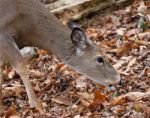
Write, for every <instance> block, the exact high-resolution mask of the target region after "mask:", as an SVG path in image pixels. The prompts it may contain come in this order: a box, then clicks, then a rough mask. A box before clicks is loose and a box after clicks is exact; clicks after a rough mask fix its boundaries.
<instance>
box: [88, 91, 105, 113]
mask: <svg viewBox="0 0 150 118" xmlns="http://www.w3.org/2000/svg"><path fill="white" fill-rule="evenodd" d="M105 101H106V95H104V94H102V93H100V92H99V90H95V92H94V100H93V102H92V103H91V104H90V106H89V108H90V110H91V111H97V110H98V109H99V108H100V105H101V104H102V103H104V102H105Z"/></svg>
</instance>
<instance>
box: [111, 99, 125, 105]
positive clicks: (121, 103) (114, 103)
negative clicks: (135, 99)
mask: <svg viewBox="0 0 150 118" xmlns="http://www.w3.org/2000/svg"><path fill="white" fill-rule="evenodd" d="M124 103H125V97H118V98H115V99H114V100H112V102H111V104H112V105H113V106H116V105H123V104H124Z"/></svg>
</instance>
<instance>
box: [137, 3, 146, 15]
mask: <svg viewBox="0 0 150 118" xmlns="http://www.w3.org/2000/svg"><path fill="white" fill-rule="evenodd" d="M137 10H138V12H140V13H144V12H146V10H147V6H145V3H144V1H142V2H141V3H140V6H139V7H138V9H137Z"/></svg>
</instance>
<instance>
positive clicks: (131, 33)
mask: <svg viewBox="0 0 150 118" xmlns="http://www.w3.org/2000/svg"><path fill="white" fill-rule="evenodd" d="M139 32H140V31H139V30H138V29H130V30H128V31H127V32H126V34H125V35H126V36H127V37H130V36H132V35H135V34H138V33H139Z"/></svg>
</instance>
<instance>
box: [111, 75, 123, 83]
mask: <svg viewBox="0 0 150 118" xmlns="http://www.w3.org/2000/svg"><path fill="white" fill-rule="evenodd" d="M120 81H121V77H120V75H119V74H118V75H117V76H116V77H115V79H114V80H113V81H110V82H109V85H116V84H119V83H120Z"/></svg>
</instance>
